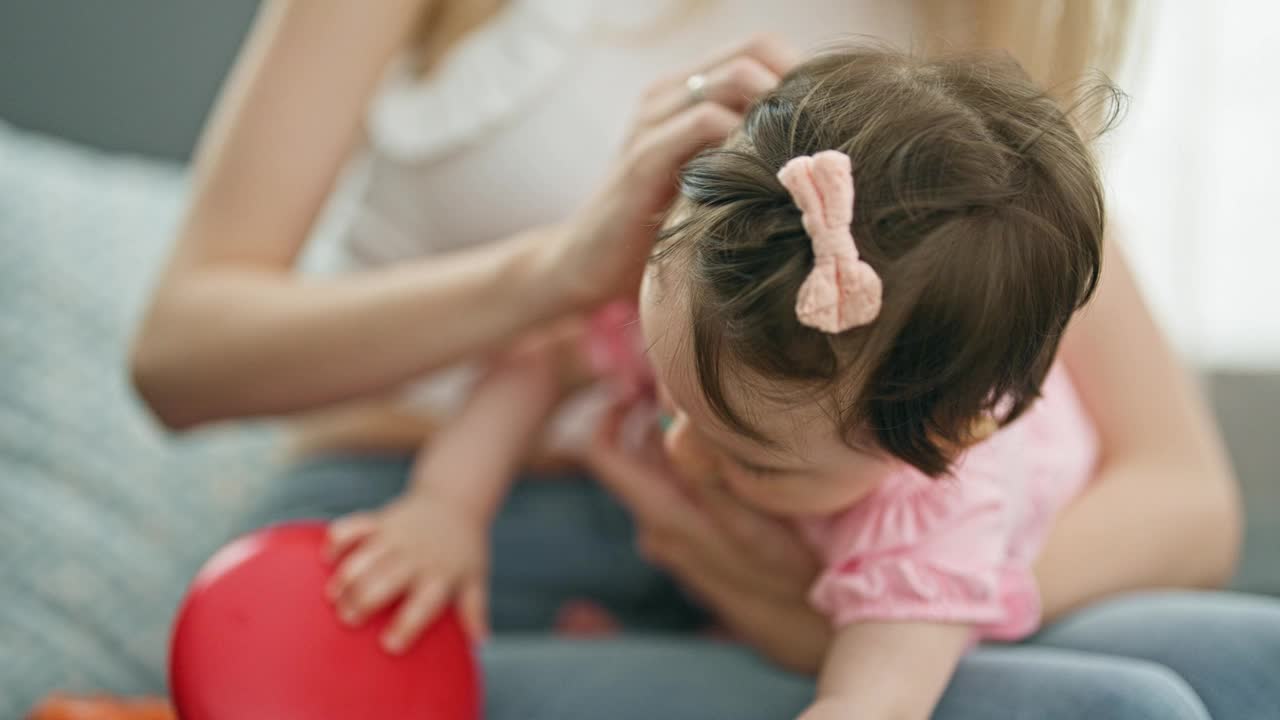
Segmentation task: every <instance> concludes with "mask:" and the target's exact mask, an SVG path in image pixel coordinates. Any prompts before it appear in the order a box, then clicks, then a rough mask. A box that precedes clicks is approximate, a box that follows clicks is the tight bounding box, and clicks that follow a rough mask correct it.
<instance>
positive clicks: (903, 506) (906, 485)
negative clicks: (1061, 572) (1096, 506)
mask: <svg viewBox="0 0 1280 720" xmlns="http://www.w3.org/2000/svg"><path fill="white" fill-rule="evenodd" d="M1017 514H1018V513H1017V508H1015V507H1012V503H1011V501H1010V498H1009V497H1008V496H1007V493H1005V492H1004V491H1003V490H1002V489H1001V488H1000V487H999V486H997V485H995V484H994V483H989V482H984V481H982V480H978V479H975V478H967V479H965V480H955V479H950V480H949V479H942V480H930V479H928V478H925V477H924V476H922V475H914V474H912V473H911V472H910V471H904V473H903V476H902V477H898V478H895V479H893V480H892V481H891V482H887V483H886V484H885V485H884V486H883V487H881V488H880V489H879V490H878V491H877V492H876V493H875V494H874V495H873V496H871V497H869V498H867V499H865V500H864V501H863V502H861V503H859V504H858V506H856V507H855V508H853V509H851V510H850V511H848V512H846V513H843V514H842V515H840V516H837V517H835V518H831V519H828V520H825V521H823V524H822V525H819V526H814V527H813V528H811V531H812V533H811V534H812V536H813V538H814V539H815V541H817V542H818V544H819V546H820V547H821V548H822V549H823V551H824V553H825V555H826V559H827V569H826V571H825V572H824V573H823V574H822V575H821V576H820V577H819V579H818V581H817V583H816V584H815V586H814V588H813V590H812V594H811V600H812V602H813V604H814V605H815V606H816V607H817V608H818V609H819V610H821V611H823V612H824V613H826V614H827V615H828V616H829V617H831V619H832V621H833V622H834V623H835V624H836V626H843V625H846V624H849V623H855V622H867V621H908V620H915V621H925V622H946V623H963V624H970V625H974V626H975V628H976V630H977V635H978V636H979V637H982V638H986V639H1000V640H1013V639H1018V638H1022V637H1025V636H1027V635H1029V634H1030V633H1032V632H1034V631H1035V629H1036V628H1037V627H1038V626H1039V622H1040V597H1039V592H1038V590H1037V586H1036V583H1035V580H1034V577H1033V576H1032V574H1031V569H1030V568H1029V567H1025V566H1022V565H1020V564H1018V563H1016V562H1013V561H1011V560H1010V553H1009V544H1010V542H1011V538H1012V537H1013V534H1014V533H1013V530H1014V527H1015V525H1016V523H1017Z"/></svg>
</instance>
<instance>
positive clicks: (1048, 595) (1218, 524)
mask: <svg viewBox="0 0 1280 720" xmlns="http://www.w3.org/2000/svg"><path fill="white" fill-rule="evenodd" d="M1063 356H1064V358H1065V360H1066V363H1067V366H1068V368H1069V369H1070V371H1071V376H1072V379H1073V380H1074V381H1075V384H1076V388H1077V390H1078V391H1079V393H1080V396H1081V399H1082V400H1083V402H1084V404H1085V406H1086V408H1087V409H1088V411H1089V413H1090V415H1091V416H1092V417H1093V419H1094V422H1095V424H1096V426H1097V428H1098V431H1099V434H1100V437H1101V441H1102V460H1101V464H1100V469H1099V475H1098V477H1097V479H1096V480H1095V481H1094V483H1093V485H1091V486H1090V489H1089V490H1088V491H1086V493H1085V494H1084V495H1083V496H1082V497H1081V498H1079V499H1078V500H1077V501H1076V502H1075V503H1074V504H1073V505H1072V506H1070V507H1069V508H1068V509H1067V510H1066V511H1065V513H1064V514H1063V515H1062V516H1061V518H1060V519H1059V520H1058V522H1057V524H1056V525H1055V527H1054V530H1053V532H1052V534H1051V535H1050V537H1049V542H1048V545H1047V546H1046V548H1045V551H1044V553H1043V555H1042V556H1041V558H1040V562H1039V563H1038V565H1037V566H1036V575H1037V577H1038V579H1039V581H1040V586H1041V592H1042V594H1043V596H1044V609H1045V615H1046V617H1047V618H1049V619H1052V618H1054V617H1057V616H1059V615H1061V614H1063V613H1064V612H1067V611H1069V610H1072V609H1074V608H1077V607H1079V606H1081V605H1084V604H1085V603H1088V602H1090V601H1092V600H1095V599H1097V598H1099V597H1102V596H1104V595H1109V594H1112V593H1117V592H1122V591H1125V590H1134V589H1140V588H1152V587H1175V586H1176V587H1212V586H1217V585H1220V584H1222V583H1224V582H1226V581H1227V580H1228V579H1229V578H1230V576H1231V573H1232V571H1233V568H1234V565H1235V560H1236V554H1237V552H1238V550H1239V544H1240V532H1241V517H1240V508H1239V505H1238V503H1239V500H1238V497H1237V487H1236V480H1235V477H1234V475H1233V474H1232V470H1231V465H1230V463H1229V461H1228V460H1227V457H1226V453H1225V451H1224V450H1223V446H1222V442H1221V440H1220V438H1219V437H1218V433H1217V431H1216V429H1215V428H1214V425H1213V421H1212V419H1211V417H1210V414H1209V411H1208V409H1207V408H1206V407H1205V404H1204V401H1203V400H1202V399H1201V397H1200V394H1199V392H1198V391H1197V388H1196V386H1195V383H1194V382H1193V381H1192V379H1191V377H1190V376H1189V375H1188V373H1187V372H1186V371H1185V370H1184V369H1183V368H1182V367H1181V365H1180V364H1179V363H1178V360H1177V358H1176V357H1175V356H1174V353H1173V351H1172V350H1171V348H1170V347H1169V345H1168V344H1167V343H1166V341H1165V339H1164V338H1163V337H1162V336H1161V334H1160V331H1159V330H1158V329H1157V328H1156V325H1155V323H1154V321H1153V320H1152V318H1151V315H1150V313H1149V312H1148V311H1147V309H1146V307H1145V305H1144V304H1143V301H1142V298H1141V296H1140V294H1139V292H1138V288H1137V286H1136V284H1135V283H1134V280H1133V276H1132V275H1131V273H1130V271H1129V269H1128V266H1127V265H1126V264H1125V260H1124V257H1123V256H1122V255H1121V253H1120V251H1119V247H1118V246H1117V245H1116V243H1114V242H1112V241H1108V247H1107V261H1106V262H1105V263H1104V264H1103V272H1102V281H1101V284H1100V285H1099V287H1098V293H1097V296H1096V297H1095V298H1094V300H1093V302H1092V303H1091V304H1090V305H1089V306H1088V307H1087V308H1086V309H1085V310H1084V311H1082V312H1081V313H1080V316H1079V317H1078V318H1076V320H1075V322H1074V324H1073V326H1072V327H1071V328H1070V329H1069V330H1068V332H1067V336H1066V338H1065V339H1064V341H1063Z"/></svg>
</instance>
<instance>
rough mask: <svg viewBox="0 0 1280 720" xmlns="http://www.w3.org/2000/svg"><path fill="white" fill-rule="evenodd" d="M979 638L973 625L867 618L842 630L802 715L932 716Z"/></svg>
mask: <svg viewBox="0 0 1280 720" xmlns="http://www.w3.org/2000/svg"><path fill="white" fill-rule="evenodd" d="M972 637H973V628H972V627H970V626H968V625H948V624H943V623H930V622H861V623H853V624H850V625H846V626H845V627H844V628H842V629H841V630H839V631H838V632H837V633H836V636H835V639H834V640H833V642H832V644H831V648H830V649H829V650H828V651H827V659H826V662H825V663H824V664H823V667H822V675H821V677H820V678H819V681H818V697H817V699H816V700H815V701H814V704H813V705H812V706H811V707H810V708H809V709H808V710H807V711H805V713H804V714H803V715H801V716H800V720H849V718H859V720H862V719H863V718H869V719H870V720H926V718H928V717H929V716H930V715H931V714H932V713H933V708H934V706H935V705H936V704H937V703H938V698H940V697H941V696H942V691H943V690H945V689H946V687H947V683H948V682H949V681H950V679H951V674H952V673H953V672H954V671H955V668H956V663H958V662H959V660H960V656H961V655H962V654H963V653H964V651H965V648H966V647H967V646H968V643H969V640H970V639H971V638H972Z"/></svg>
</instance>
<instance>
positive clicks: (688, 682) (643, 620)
mask: <svg viewBox="0 0 1280 720" xmlns="http://www.w3.org/2000/svg"><path fill="white" fill-rule="evenodd" d="M408 468H409V459H408V458H406V457H398V456H397V457H379V456H355V455H353V456H340V457H329V458H322V459H317V460H313V461H310V462H307V463H304V464H301V465H298V466H297V467H295V468H294V469H293V470H292V471H290V472H289V473H287V474H286V475H285V476H283V477H281V478H278V479H277V480H278V482H276V483H274V484H273V486H272V489H271V492H270V494H269V495H268V496H267V497H266V498H264V499H263V503H262V504H261V506H260V507H259V509H258V512H257V513H255V515H254V516H253V518H252V519H251V522H250V523H249V525H250V526H252V527H256V526H261V525H265V524H269V523H272V522H278V521H282V520H288V519H299V518H333V517H336V516H339V515H343V514H346V513H349V512H353V511H357V510H363V509H369V508H372V507H376V506H378V505H381V504H382V503H384V502H386V501H387V500H389V499H391V498H392V497H394V496H395V495H396V494H398V493H399V492H400V490H401V489H402V488H403V485H404V481H405V477H406V475H407V472H408ZM493 533H494V535H493V552H494V560H493V577H492V586H491V594H492V601H491V603H492V606H491V610H492V616H493V617H492V621H493V625H494V629H495V630H496V633H497V634H496V637H495V638H494V639H493V640H491V641H490V643H489V644H488V645H487V646H486V647H485V649H484V650H483V652H482V663H483V667H484V673H485V685H486V699H485V701H486V716H487V717H488V718H489V719H490V720H543V719H544V718H545V719H546V720H600V719H603V718H608V719H610V720H653V719H655V718H661V719H662V720H685V719H688V720H708V719H710V720H721V719H724V720H790V719H791V718H794V717H795V716H796V715H797V714H798V713H799V712H800V711H801V710H803V709H804V707H805V706H806V705H807V704H808V703H809V701H810V699H811V698H812V696H813V681H812V680H811V679H810V678H807V677H802V676H798V675H794V674H791V673H787V672H784V671H782V670H779V669H778V668H775V667H773V666H772V665H770V664H769V663H768V662H767V661H765V660H763V659H761V658H759V657H758V656H756V655H755V654H753V653H752V652H751V651H750V650H749V649H746V648H743V647H739V646H736V645H732V644H727V643H723V642H717V641H712V640H707V639H703V638H700V637H698V636H696V635H694V634H692V632H691V631H693V630H694V629H696V628H698V627H700V626H702V625H703V624H705V622H706V619H707V616H706V614H705V612H704V611H703V610H702V609H701V608H699V607H698V606H697V605H696V604H694V603H692V602H691V601H690V600H689V599H688V598H687V597H686V596H685V595H684V594H683V593H682V592H681V591H680V589H679V587H678V586H677V585H676V584H675V583H673V582H672V581H671V579H670V578H669V577H667V576H666V575H665V574H663V573H662V572H660V571H658V570H656V569H655V568H652V567H650V566H648V565H646V564H645V563H644V562H643V561H642V560H641V559H640V558H639V557H638V555H637V554H636V552H635V550H634V547H633V544H632V527H631V524H630V522H629V520H628V518H627V516H626V514H625V512H624V511H623V510H622V509H621V508H620V507H619V506H618V505H617V504H616V503H614V502H613V501H612V500H611V499H610V498H609V497H608V496H607V495H605V494H604V493H603V492H602V491H601V490H600V489H599V488H598V486H597V485H595V484H594V483H591V482H589V481H585V480H584V479H582V478H577V479H572V478H558V479H547V480H542V481H534V482H521V483H517V485H516V487H515V489H514V491H513V492H512V494H511V496H510V498H509V500H508V501H507V503H506V505H505V507H504V509H503V511H502V513H501V514H500V516H499V518H498V521H497V523H496V525H495V527H494V531H493ZM575 599H586V600H591V601H593V602H595V603H598V604H600V605H603V606H605V607H606V608H608V609H609V610H610V611H611V612H612V613H613V614H614V615H615V616H616V617H617V618H618V619H619V620H620V621H621V622H622V623H623V624H624V625H625V626H626V627H627V628H628V632H627V633H625V634H623V635H620V636H616V637H613V638H610V639H604V640H597V639H591V640H571V639H566V638H563V637H557V636H555V635H552V634H549V633H547V632H546V631H547V630H548V629H549V628H550V627H551V625H552V624H553V622H554V619H555V617H556V615H557V613H558V611H559V609H560V608H561V606H562V605H563V604H564V603H565V602H566V601H570V600H575ZM1277 678H1280V601H1278V600H1275V599H1272V598H1262V597H1251V596H1246V595H1237V594H1231V593H1195V592H1169V593H1149V594H1141V595H1132V596H1128V597H1123V598H1118V599H1115V600H1111V601H1108V602H1105V603H1100V604H1098V605H1096V606H1094V607H1091V608H1088V609H1086V610H1083V611H1081V612H1079V613H1076V614H1075V615H1073V616H1071V617H1069V618H1067V619H1065V620H1063V621H1061V622H1058V623H1056V624H1055V625H1053V626H1051V627H1049V628H1047V629H1045V630H1044V631H1043V632H1041V633H1040V634H1039V635H1037V636H1036V637H1035V638H1032V639H1031V640H1030V641H1028V642H1026V643H1023V644H1021V645H1014V646H983V647H980V648H978V649H977V650H975V651H974V652H972V653H971V654H969V655H968V656H967V657H966V658H965V659H964V660H962V661H961V663H960V666H959V668H958V669H957V671H956V674H955V676H954V678H953V679H952V681H951V684H950V686H949V687H948V689H947V691H946V693H945V695H944V696H943V699H942V701H941V703H940V704H939V706H938V709H937V712H936V713H935V715H934V717H935V718H938V719H940V720H991V719H992V718H1028V719H1035V720H1059V719H1060V718H1091V719H1092V718H1115V719H1117V720H1148V719H1150V720H1157V719H1158V720H1182V719H1184V718H1185V719H1188V720H1189V719H1193V718H1195V719H1204V718H1217V719H1218V720H1237V719H1241V720H1250V719H1252V718H1259V719H1262V718H1280V682H1278V681H1277ZM851 720H855V719H851Z"/></svg>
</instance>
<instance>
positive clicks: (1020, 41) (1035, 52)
mask: <svg viewBox="0 0 1280 720" xmlns="http://www.w3.org/2000/svg"><path fill="white" fill-rule="evenodd" d="M916 2H917V7H918V9H919V14H920V17H921V19H922V21H923V25H924V27H923V30H924V32H925V38H926V39H925V42H926V49H927V50H929V51H931V52H933V51H939V50H954V49H959V48H964V49H981V50H1005V51H1007V52H1009V53H1010V54H1011V55H1013V57H1014V59H1016V60H1017V61H1018V63H1019V64H1020V65H1022V67H1023V68H1025V69H1026V71H1027V73H1028V74H1029V75H1031V77H1032V79H1033V80H1035V81H1036V82H1037V83H1040V85H1041V86H1042V87H1045V88H1047V89H1048V90H1049V91H1050V92H1051V93H1052V94H1054V95H1056V96H1058V97H1059V99H1061V100H1069V99H1071V96H1072V95H1073V93H1074V91H1075V89H1076V88H1077V87H1079V86H1080V81H1081V80H1082V78H1084V77H1085V76H1086V75H1087V74H1089V73H1091V72H1101V73H1104V74H1113V73H1116V72H1117V71H1118V70H1119V67H1120V63H1121V61H1122V60H1123V59H1124V52H1125V49H1126V48H1125V46H1126V44H1127V43H1128V41H1129V31H1130V22H1131V20H1132V17H1133V5H1134V0H969V1H968V2H956V1H955V0H916Z"/></svg>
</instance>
